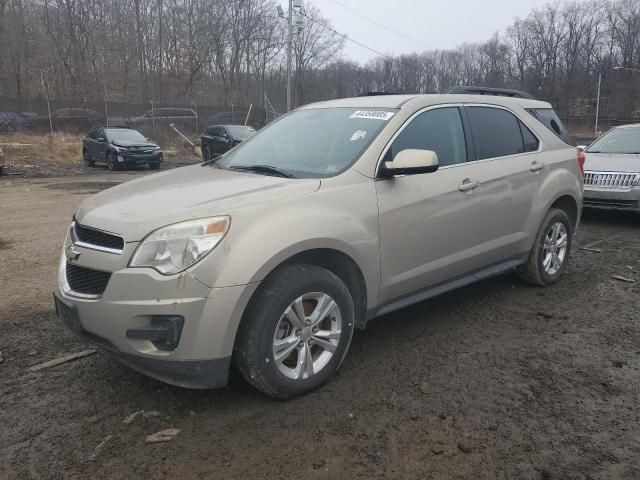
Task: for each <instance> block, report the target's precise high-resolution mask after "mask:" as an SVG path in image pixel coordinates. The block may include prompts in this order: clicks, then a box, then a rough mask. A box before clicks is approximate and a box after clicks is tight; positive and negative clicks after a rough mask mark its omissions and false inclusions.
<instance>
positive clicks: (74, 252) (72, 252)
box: [65, 244, 80, 261]
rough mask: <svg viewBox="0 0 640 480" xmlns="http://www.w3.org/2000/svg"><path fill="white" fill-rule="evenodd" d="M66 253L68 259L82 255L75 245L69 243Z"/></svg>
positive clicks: (75, 258)
mask: <svg viewBox="0 0 640 480" xmlns="http://www.w3.org/2000/svg"><path fill="white" fill-rule="evenodd" d="M65 254H66V256H67V260H71V261H75V260H78V257H80V251H79V250H78V249H77V248H76V246H75V245H73V244H71V245H67V247H66V248H65Z"/></svg>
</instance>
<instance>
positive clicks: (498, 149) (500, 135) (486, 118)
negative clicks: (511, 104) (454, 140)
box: [467, 107, 524, 160]
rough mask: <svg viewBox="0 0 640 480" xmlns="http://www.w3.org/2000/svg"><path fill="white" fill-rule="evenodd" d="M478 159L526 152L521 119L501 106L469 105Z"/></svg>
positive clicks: (468, 109) (468, 110)
mask: <svg viewBox="0 0 640 480" xmlns="http://www.w3.org/2000/svg"><path fill="white" fill-rule="evenodd" d="M467 113H468V116H469V123H471V132H472V133H473V141H474V143H475V146H476V157H477V159H478V160H484V159H486V158H495V157H505V156H507V155H516V154H518V153H522V152H524V145H523V141H522V132H521V131H520V125H519V123H520V121H519V120H518V119H517V118H516V116H515V115H514V114H512V113H511V112H508V111H506V110H503V109H501V108H492V107H467Z"/></svg>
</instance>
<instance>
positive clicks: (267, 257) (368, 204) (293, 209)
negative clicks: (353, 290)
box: [194, 175, 380, 302]
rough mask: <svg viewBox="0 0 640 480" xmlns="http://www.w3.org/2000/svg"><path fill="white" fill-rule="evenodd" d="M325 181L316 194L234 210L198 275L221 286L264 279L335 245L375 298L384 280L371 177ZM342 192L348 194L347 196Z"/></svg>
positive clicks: (375, 203)
mask: <svg viewBox="0 0 640 480" xmlns="http://www.w3.org/2000/svg"><path fill="white" fill-rule="evenodd" d="M358 177H360V178H361V179H362V181H360V180H358V181H357V182H355V184H354V183H351V184H350V185H349V184H346V183H345V182H342V183H344V185H335V183H340V182H334V185H330V186H324V185H323V187H322V188H321V189H320V190H318V191H317V192H316V193H313V194H310V195H305V196H303V197H298V198H296V199H293V200H291V199H289V200H282V201H277V202H273V203H269V204H268V205H255V206H252V207H248V208H245V209H243V210H242V211H240V212H236V213H233V214H232V220H231V228H230V230H229V233H228V234H227V237H226V238H225V239H224V241H223V242H222V244H221V245H219V246H218V248H217V249H216V250H214V252H212V255H210V256H209V257H208V258H207V259H206V260H205V261H203V265H202V266H200V267H198V268H197V269H196V270H195V271H194V274H195V275H196V276H197V278H198V279H199V280H200V281H201V282H203V283H204V284H206V285H208V286H210V287H214V288H219V287H228V286H235V285H246V284H249V283H255V282H260V281H262V280H264V279H265V278H266V277H267V275H269V273H270V272H272V271H273V270H274V269H275V268H276V267H277V266H278V265H280V264H282V263H283V262H285V261H287V260H288V259H290V258H291V257H293V256H294V255H297V254H299V253H302V252H305V251H309V250H315V249H333V250H336V251H339V252H341V253H343V254H345V255H347V256H349V257H350V258H351V259H352V260H353V261H354V262H355V263H356V264H357V265H358V267H359V268H360V270H361V271H362V274H363V276H364V279H365V283H366V285H367V299H369V301H370V302H376V301H377V299H378V293H379V291H378V288H379V281H380V251H379V244H378V209H377V201H376V194H375V188H374V185H373V181H371V180H370V179H366V178H365V177H362V176H360V175H358ZM344 195H348V198H345V196H344Z"/></svg>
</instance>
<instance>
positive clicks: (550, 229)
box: [517, 208, 573, 287]
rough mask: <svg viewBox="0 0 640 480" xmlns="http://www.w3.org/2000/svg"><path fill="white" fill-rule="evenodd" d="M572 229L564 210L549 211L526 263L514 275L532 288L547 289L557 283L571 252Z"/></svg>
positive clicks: (553, 209) (554, 209)
mask: <svg viewBox="0 0 640 480" xmlns="http://www.w3.org/2000/svg"><path fill="white" fill-rule="evenodd" d="M572 239H573V225H572V223H571V220H570V219H569V215H567V213H566V212H565V211H564V210H560V209H557V208H552V209H551V210H549V212H548V213H547V215H546V216H545V218H544V220H543V221H542V225H541V226H540V230H539V231H538V234H537V235H536V239H535V241H534V243H533V247H532V249H531V253H530V254H529V260H528V261H527V263H526V264H525V265H522V266H520V267H518V269H517V273H518V275H519V276H520V278H522V279H523V280H524V281H526V282H528V283H531V284H533V285H539V286H543V287H544V286H548V285H552V284H554V283H556V282H557V281H558V280H560V277H561V276H562V273H563V272H564V270H565V268H566V266H567V262H568V261H569V252H570V251H571V241H572Z"/></svg>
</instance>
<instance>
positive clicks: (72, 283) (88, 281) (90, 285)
mask: <svg viewBox="0 0 640 480" xmlns="http://www.w3.org/2000/svg"><path fill="white" fill-rule="evenodd" d="M65 273H66V276H67V283H68V284H69V288H71V290H72V291H73V292H75V293H82V294H84V295H102V294H103V292H104V291H105V289H106V288H107V283H109V278H111V274H110V273H109V272H100V271H98V270H92V269H90V268H84V267H79V266H78V265H73V264H71V263H68V262H67V266H66V272H65Z"/></svg>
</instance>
